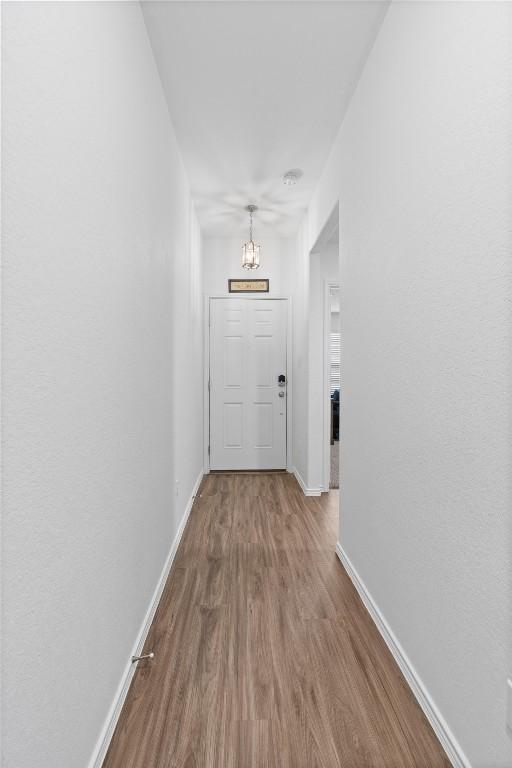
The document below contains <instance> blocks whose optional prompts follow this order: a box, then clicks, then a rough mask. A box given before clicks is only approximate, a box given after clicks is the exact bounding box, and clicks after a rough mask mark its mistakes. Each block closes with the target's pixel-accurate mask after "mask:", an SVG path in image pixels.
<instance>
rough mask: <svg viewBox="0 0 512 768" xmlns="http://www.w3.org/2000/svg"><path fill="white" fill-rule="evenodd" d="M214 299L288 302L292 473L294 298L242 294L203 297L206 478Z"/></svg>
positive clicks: (288, 458) (288, 461)
mask: <svg viewBox="0 0 512 768" xmlns="http://www.w3.org/2000/svg"><path fill="white" fill-rule="evenodd" d="M215 299H230V300H231V301H240V300H242V301H248V300H250V301H254V300H256V301H286V307H287V312H286V379H287V386H286V391H287V397H286V471H287V472H292V471H293V456H292V444H293V443H292V438H293V424H292V414H293V376H292V370H293V367H292V366H293V360H292V346H293V344H292V341H293V334H292V318H293V313H292V297H291V296H269V295H268V294H265V295H263V296H242V295H240V294H236V295H233V294H232V293H231V294H230V293H227V294H204V304H203V316H204V317H203V328H204V334H203V415H204V421H203V425H204V428H203V466H204V472H205V474H208V473H209V472H210V454H209V451H208V448H209V445H210V392H209V386H208V384H209V379H210V304H211V302H212V301H215Z"/></svg>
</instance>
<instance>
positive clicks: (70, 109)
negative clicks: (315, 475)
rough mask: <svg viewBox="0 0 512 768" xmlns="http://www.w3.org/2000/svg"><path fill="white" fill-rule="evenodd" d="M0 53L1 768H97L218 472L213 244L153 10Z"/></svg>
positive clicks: (39, 7)
mask: <svg viewBox="0 0 512 768" xmlns="http://www.w3.org/2000/svg"><path fill="white" fill-rule="evenodd" d="M3 36H4V48H3V57H4V58H3V80H4V82H3V87H4V90H3V129H4V141H5V143H4V157H3V177H2V185H3V186H2V192H3V214H4V233H3V235H4V243H3V245H4V249H3V251H4V256H3V259H4V260H3V326H4V332H3V374H4V382H3V439H4V448H3V510H4V529H3V537H4V556H3V588H4V596H3V606H4V642H3V652H4V678H3V715H4V722H3V726H4V733H3V763H2V765H3V766H5V768H35V766H38V768H39V767H41V768H50V767H51V768H75V767H76V768H83V766H85V765H86V764H87V762H88V760H89V758H90V756H91V752H92V750H93V747H94V744H95V742H96V740H97V739H98V737H99V735H100V731H101V728H102V726H103V724H104V722H105V718H106V716H107V712H108V710H109V707H110V705H111V702H112V700H113V697H114V694H115V692H116V689H117V686H118V684H119V682H120V679H121V676H122V673H123V670H124V669H125V665H126V664H127V662H128V661H129V656H130V654H131V652H132V648H133V644H134V642H135V640H136V637H137V634H138V631H139V629H140V627H141V623H142V621H143V618H144V615H145V613H146V609H147V607H148V604H149V602H150V599H151V595H152V593H153V590H154V589H155V586H156V584H157V581H158V578H159V576H160V573H161V570H162V567H163V565H164V562H165V559H166V556H167V554H168V552H169V549H170V546H171V543H172V541H173V538H174V536H175V533H176V530H177V527H178V524H179V521H180V520H181V518H182V515H183V511H184V509H185V505H186V501H187V499H188V496H189V495H190V492H191V489H192V484H193V482H194V481H195V479H196V477H197V476H198V473H199V472H200V469H201V465H202V445H201V439H200V437H201V420H202V413H201V408H200V406H199V407H198V403H200V402H201V397H202V395H201V393H202V387H201V377H200V370H201V302H200V292H201V286H200V280H199V275H200V252H199V247H200V244H199V235H198V230H197V224H196V221H195V216H194V212H193V210H192V207H191V204H190V197H189V193H188V188H187V182H186V178H185V174H184V171H183V168H182V164H181V160H180V156H179V153H178V149H177V146H176V141H175V139H174V134H173V131H172V126H171V124H170V122H169V117H168V112H167V107H166V105H165V102H164V98H163V95H162V91H161V87H160V82H159V79H158V76H157V72H156V69H155V66H154V62H153V57H152V53H151V49H150V46H149V44H148V40H147V36H146V30H145V27H144V23H143V19H142V16H141V12H140V7H139V5H138V3H33V4H32V3H6V4H4V5H3ZM176 479H177V480H179V481H180V486H179V495H178V496H176V495H175V488H174V481H175V480H176Z"/></svg>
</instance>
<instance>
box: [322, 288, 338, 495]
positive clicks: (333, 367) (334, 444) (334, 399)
mask: <svg viewBox="0 0 512 768" xmlns="http://www.w3.org/2000/svg"><path fill="white" fill-rule="evenodd" d="M326 289H327V290H326V295H325V308H326V318H325V332H326V333H325V335H326V339H325V368H326V371H325V378H326V383H327V386H326V390H327V389H328V392H327V391H326V392H325V397H326V400H327V399H328V401H329V463H328V467H327V469H328V471H329V479H328V483H326V484H327V485H328V487H329V489H335V488H339V487H340V392H341V335H340V286H339V283H328V284H327V286H326Z"/></svg>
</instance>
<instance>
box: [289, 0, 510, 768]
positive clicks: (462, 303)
mask: <svg viewBox="0 0 512 768" xmlns="http://www.w3.org/2000/svg"><path fill="white" fill-rule="evenodd" d="M511 14H512V6H511V5H510V4H507V3H428V2H427V3H392V5H391V7H390V9H389V11H388V13H387V16H386V18H385V20H384V23H383V26H382V28H381V31H380V33H379V35H378V37H377V40H376V43H375V46H374V48H373V50H372V52H371V54H370V57H369V60H368V62H367V64H366V67H365V69H364V71H363V74H362V77H361V80H360V82H359V85H358V88H357V90H356V92H355V95H354V97H353V100H352V103H351V105H350V107H349V110H348V114H347V116H346V119H345V121H344V124H343V126H342V129H341V131H340V134H339V136H338V139H337V141H336V144H335V146H334V148H333V152H332V154H331V157H330V159H329V162H328V164H327V166H326V169H325V172H324V175H323V177H322V180H321V182H320V184H319V187H318V189H317V192H316V194H315V197H314V200H313V202H312V204H311V207H310V210H309V214H308V217H307V220H306V221H305V223H304V228H303V243H302V249H301V251H300V252H299V254H298V261H299V263H300V264H301V265H303V264H304V263H305V259H306V258H307V256H306V254H307V251H308V248H310V247H311V245H312V244H313V243H314V242H315V239H316V237H317V236H318V233H319V231H320V229H321V227H322V226H323V223H324V222H325V221H326V219H327V217H328V215H329V213H330V211H331V210H332V208H333V206H334V205H335V203H336V201H337V200H338V199H339V201H340V231H341V291H342V295H341V324H342V329H341V332H342V336H343V345H342V350H343V351H342V391H343V397H342V415H341V419H342V432H343V442H342V468H343V469H342V475H341V497H342V504H341V522H340V538H341V545H342V547H343V548H344V549H345V551H346V553H347V554H348V556H349V558H350V559H351V561H352V563H353V564H354V566H355V568H356V569H357V571H358V573H359V576H360V577H361V578H362V580H363V582H364V583H365V584H366V587H367V588H368V590H369V591H370V593H371V595H372V596H373V598H374V599H375V601H376V604H377V607H378V609H380V611H381V613H382V614H383V616H384V617H385V619H386V620H387V622H388V623H389V625H390V626H391V629H392V631H393V632H394V633H395V635H396V637H397V638H398V641H399V642H400V643H401V645H402V647H403V649H404V650H405V652H406V653H407V655H408V656H409V658H410V660H411V662H412V664H413V665H414V667H415V669H416V672H417V674H418V675H419V677H420V678H421V680H422V681H423V682H424V684H425V686H426V688H427V690H428V692H429V694H430V696H431V698H432V700H433V701H434V703H435V705H436V706H437V707H438V708H439V710H440V713H441V715H442V716H443V717H444V718H445V720H446V722H447V724H448V727H449V728H450V729H451V730H452V732H453V734H454V737H455V739H456V740H458V742H459V743H460V745H461V748H462V750H463V752H464V753H465V754H466V755H467V758H468V760H469V761H470V762H471V765H472V766H473V767H474V768H505V766H510V765H511V764H512V741H511V738H510V736H507V735H506V732H505V699H506V696H505V680H506V677H507V674H509V673H510V672H511V671H512V669H511V668H512V663H511V655H512V654H511V649H512V642H511V641H512V627H511V624H512V614H511V605H512V602H511V597H512V596H511V593H510V584H511V581H510V575H511V554H510V553H511V544H512V540H511V539H512V537H511V529H512V525H511V490H510V489H511V480H512V471H511V469H512V467H511V459H512V456H511V453H512V448H511V445H512V441H511V422H510V385H511V349H512V347H511V330H512V328H511V317H510V299H511V261H510V253H511V249H512V231H511V222H512V216H511V203H512V178H511V168H512V142H511V132H512V83H511V73H512V61H511V48H510V39H511ZM306 235H307V236H306Z"/></svg>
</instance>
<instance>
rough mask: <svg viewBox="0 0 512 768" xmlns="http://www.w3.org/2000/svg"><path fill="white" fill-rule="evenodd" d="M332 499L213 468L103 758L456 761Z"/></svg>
mask: <svg viewBox="0 0 512 768" xmlns="http://www.w3.org/2000/svg"><path fill="white" fill-rule="evenodd" d="M337 504H338V496H337V492H331V493H330V494H328V495H324V496H322V497H321V498H306V497H305V496H304V495H303V494H302V491H301V490H300V488H299V486H298V484H297V482H296V480H295V478H294V477H293V476H291V475H286V474H260V475H236V474H232V475H229V474H226V475H208V476H206V478H205V479H204V480H203V483H202V486H201V489H200V495H198V497H197V498H196V501H195V504H194V508H193V510H192V512H191V515H190V519H189V522H188V524H187V527H186V529H185V532H184V534H183V539H182V541H181V544H180V547H179V549H178V552H177V555H176V558H175V562H174V565H173V568H172V571H171V574H170V577H169V579H168V582H167V585H166V587H165V591H164V594H163V597H162V600H161V603H160V605H159V608H158V611H157V614H156V617H155V620H154V622H153V625H152V627H151V630H150V633H149V636H148V639H147V642H146V646H145V652H147V651H149V650H154V651H155V653H156V658H155V660H154V661H153V662H149V663H141V664H139V668H138V670H137V672H136V673H135V677H134V679H133V682H132V685H131V688H130V691H129V693H128V697H127V699H126V702H125V705H124V708H123V711H122V713H121V717H120V719H119V722H118V725H117V728H116V731H115V733H114V737H113V740H112V742H111V745H110V748H109V751H108V753H107V756H106V758H105V761H104V763H103V766H104V768H449V766H450V763H449V761H448V759H447V758H446V756H445V754H444V752H443V750H442V748H441V746H440V745H439V743H438V741H437V739H436V737H435V735H434V733H433V731H432V729H431V728H430V725H429V724H428V722H427V720H426V719H425V717H424V715H423V713H422V712H421V710H420V708H419V706H418V705H417V703H416V701H415V700H414V698H413V696H412V694H411V692H410V691H409V688H408V687H407V684H406V683H405V681H404V679H403V677H402V675H401V673H400V672H399V670H398V668H397V666H396V664H395V662H394V661H393V659H392V657H391V655H390V653H389V651H388V650H387V648H386V646H385V644H384V642H383V640H382V639H381V637H380V635H379V633H378V632H377V630H376V628H375V626H374V625H373V623H372V621H371V619H370V617H369V615H368V613H367V612H366V610H365V608H364V607H363V605H362V603H361V601H360V599H359V597H358V595H357V593H356V591H355V589H354V588H353V586H352V584H351V582H350V580H349V578H348V576H347V575H346V573H345V571H344V569H343V567H342V565H341V563H340V562H339V561H338V559H337V557H336V555H335V549H334V548H335V544H336V533H337V519H338V510H337Z"/></svg>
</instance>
